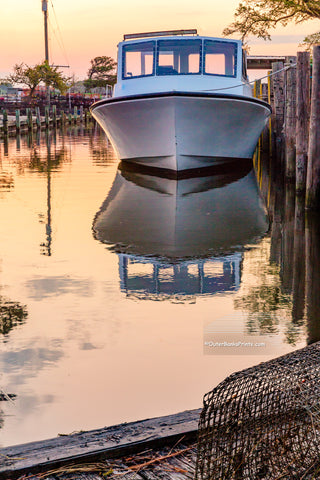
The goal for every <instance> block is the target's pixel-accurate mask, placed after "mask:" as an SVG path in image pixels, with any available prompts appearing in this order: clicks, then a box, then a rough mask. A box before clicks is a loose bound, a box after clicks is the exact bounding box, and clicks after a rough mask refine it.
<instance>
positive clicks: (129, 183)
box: [0, 128, 319, 446]
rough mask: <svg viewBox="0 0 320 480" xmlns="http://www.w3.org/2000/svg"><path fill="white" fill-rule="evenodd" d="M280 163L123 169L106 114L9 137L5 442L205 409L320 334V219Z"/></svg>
mask: <svg viewBox="0 0 320 480" xmlns="http://www.w3.org/2000/svg"><path fill="white" fill-rule="evenodd" d="M268 168H269V167H268ZM271 174H272V172H268V171H267V170H266V169H264V168H263V165H259V166H258V182H257V181H256V177H255V175H254V173H253V171H252V170H251V171H250V169H248V168H243V169H241V170H239V171H233V172H232V173H231V172H229V173H226V174H225V175H216V176H211V177H210V176H206V177H202V178H201V177H200V178H193V179H185V180H180V181H179V182H176V181H174V180H168V179H165V178H158V177H154V176H150V175H144V174H141V173H139V172H132V171H128V170H126V169H125V168H121V169H118V159H117V157H116V155H115V153H114V152H113V150H112V147H111V145H110V144H109V143H108V141H107V139H106V137H105V136H104V134H103V133H101V132H100V131H99V130H98V129H97V128H95V129H94V128H93V129H91V130H88V131H87V130H83V129H80V128H79V129H76V128H75V129H73V130H70V131H68V132H65V133H64V134H61V133H59V132H57V133H56V134H53V133H51V134H50V135H49V136H46V135H45V134H44V133H43V134H41V138H37V137H36V136H34V138H33V139H27V138H24V137H23V138H21V139H9V141H8V142H7V143H4V142H2V143H1V144H0V215H1V223H0V242H1V251H0V302H1V303H0V308H1V313H0V315H1V317H0V344H1V347H0V348H1V349H0V365H1V368H0V389H1V390H2V391H4V392H6V393H8V394H14V395H16V398H15V399H14V400H13V401H11V402H8V401H7V402H5V401H1V402H0V445H1V446H6V445H11V444H16V443H23V442H27V441H32V440H40V439H43V438H49V437H53V436H56V435H57V434H59V433H71V432H73V431H78V430H86V429H92V428H99V427H103V426H106V425H111V424H116V423H120V422H124V421H131V420H137V419H143V418H147V417H152V416H159V415H165V414H170V413H174V412H178V411H181V410H185V409H191V408H198V407H200V406H201V405H202V397H203V395H204V394H205V393H206V392H207V391H209V390H211V389H212V388H213V387H214V386H215V385H216V384H217V383H218V382H220V381H221V380H222V379H223V378H225V377H226V376H227V375H228V374H230V373H232V372H234V371H236V370H240V369H242V368H245V367H247V366H250V365H253V364H256V363H259V362H261V361H264V360H267V359H269V358H272V357H274V356H277V355H280V354H282V353H286V352H289V351H292V350H293V349H296V348H299V347H301V346H304V345H305V344H306V342H311V341H315V340H318V339H319V335H318V331H319V328H318V326H317V322H316V318H317V315H318V313H319V312H318V308H319V307H318V304H317V302H316V301H314V300H313V299H315V297H316V295H317V294H316V295H315V294H314V292H317V291H318V290H317V288H319V281H318V283H317V281H315V280H317V275H319V274H317V271H318V268H317V265H319V258H318V255H319V249H318V243H319V241H318V240H319V236H318V230H319V229H318V226H317V224H316V225H315V226H314V225H313V223H312V219H310V221H309V223H308V228H307V229H306V230H305V226H304V216H303V215H302V214H301V210H299V208H298V205H297V208H296V215H295V206H294V196H293V195H292V192H291V193H290V191H288V192H283V191H282V190H281V189H280V188H279V187H278V186H277V185H276V184H275V183H272V184H271V185H270V182H269V178H270V175H271ZM258 183H259V184H260V187H261V192H262V193H260V192H259V188H258ZM262 198H264V201H263V200H262ZM284 203H286V204H287V210H286V211H285V212H284V211H283V209H282V208H281V207H282V205H283V204H284ZM266 207H268V215H267V210H266ZM269 218H270V219H271V220H272V223H271V224H269ZM305 231H306V237H305V236H304V232H305ZM294 232H296V235H295V236H294V235H293V234H294ZM308 242H309V243H308ZM308 245H309V247H308ZM310 245H311V246H310ZM305 249H306V251H307V256H306V257H304V255H303V254H302V253H303V252H304V250H305ZM317 262H318V263H317ZM305 271H306V272H307V275H306V277H305V273H304V272H305ZM305 278H306V281H305ZM312 289H314V290H313V291H312ZM305 297H306V298H307V306H306V308H305V301H304V300H305ZM224 342H226V343H224Z"/></svg>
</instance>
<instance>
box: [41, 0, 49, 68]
mask: <svg viewBox="0 0 320 480" xmlns="http://www.w3.org/2000/svg"><path fill="white" fill-rule="evenodd" d="M42 11H43V17H44V47H45V60H46V62H48V65H49V42H48V2H47V0H42Z"/></svg>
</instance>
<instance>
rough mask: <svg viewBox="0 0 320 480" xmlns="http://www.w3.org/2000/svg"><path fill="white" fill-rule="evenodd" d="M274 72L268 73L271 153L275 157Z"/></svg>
mask: <svg viewBox="0 0 320 480" xmlns="http://www.w3.org/2000/svg"><path fill="white" fill-rule="evenodd" d="M271 74H272V71H271V70H269V71H268V100H267V101H268V103H269V105H270V106H271V109H272V113H271V115H270V118H269V153H270V156H271V155H273V152H274V135H273V130H274V128H275V127H274V125H275V113H274V101H273V81H272V76H271Z"/></svg>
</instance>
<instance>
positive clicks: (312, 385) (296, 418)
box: [196, 342, 320, 480]
mask: <svg viewBox="0 0 320 480" xmlns="http://www.w3.org/2000/svg"><path fill="white" fill-rule="evenodd" d="M319 380H320V342H318V343H315V344H313V345H309V346H307V347H305V348H303V349H301V350H297V351H295V352H293V353H289V354H287V355H284V356H282V357H279V358H276V359H274V360H271V361H269V362H265V363H261V364H259V365H257V366H255V367H252V368H248V369H246V370H243V371H241V372H237V373H234V374H232V375H230V376H229V377H228V378H226V379H225V380H224V381H223V382H222V383H220V384H219V385H218V386H217V387H216V388H215V389H214V390H212V391H211V392H209V393H208V394H207V395H205V397H204V406H203V410H202V413H201V416H200V422H199V440H198V456H197V464H196V479H197V480H214V479H217V480H218V479H219V480H222V479H223V480H225V479H226V480H240V479H241V480H257V479H261V480H262V479H263V480H278V479H279V480H280V479H285V480H288V479H299V480H301V479H311V478H320V382H319Z"/></svg>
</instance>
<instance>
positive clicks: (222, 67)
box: [204, 40, 237, 77]
mask: <svg viewBox="0 0 320 480" xmlns="http://www.w3.org/2000/svg"><path fill="white" fill-rule="evenodd" d="M236 68H237V44H236V43H232V42H224V41H217V40H205V41H204V73H206V74H209V75H222V76H226V77H235V76H236V71H237V70H236Z"/></svg>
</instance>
